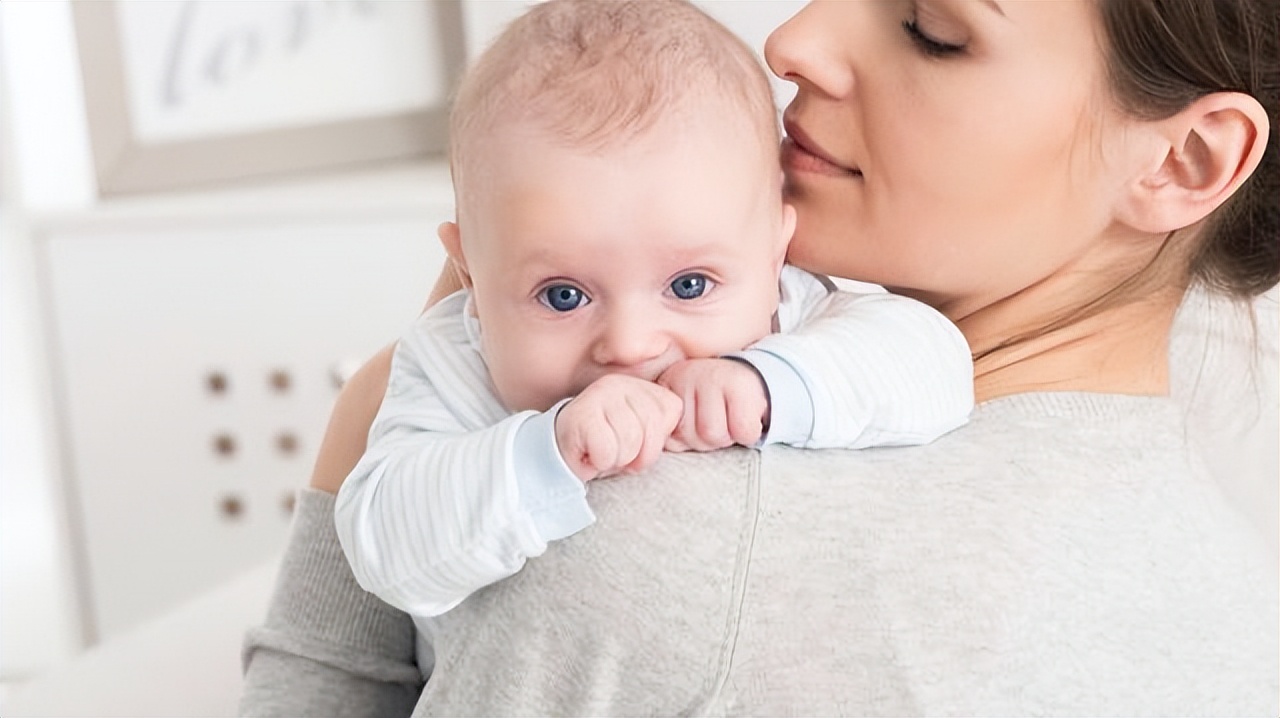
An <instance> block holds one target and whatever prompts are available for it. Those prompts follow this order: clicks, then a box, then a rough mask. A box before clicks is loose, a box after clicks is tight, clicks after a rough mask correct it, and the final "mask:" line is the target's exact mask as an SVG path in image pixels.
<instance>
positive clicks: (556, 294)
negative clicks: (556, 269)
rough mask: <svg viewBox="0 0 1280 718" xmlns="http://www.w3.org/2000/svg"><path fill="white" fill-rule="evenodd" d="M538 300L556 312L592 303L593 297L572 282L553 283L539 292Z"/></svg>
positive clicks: (571, 309)
mask: <svg viewBox="0 0 1280 718" xmlns="http://www.w3.org/2000/svg"><path fill="white" fill-rule="evenodd" d="M538 301H539V302H542V304H543V306H545V307H547V308H548V309H550V310H552V311H556V312H571V311H573V310H575V309H578V308H579V307H585V306H586V305H588V304H590V303H591V298H590V297H588V296H587V295H586V293H585V292H583V291H582V290H581V289H579V288H577V287H575V286H573V285H572V284H553V285H551V286H549V287H546V288H544V289H542V290H541V291H539V292H538Z"/></svg>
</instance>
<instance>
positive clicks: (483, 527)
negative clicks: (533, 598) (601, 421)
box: [334, 320, 594, 616]
mask: <svg viewBox="0 0 1280 718" xmlns="http://www.w3.org/2000/svg"><path fill="white" fill-rule="evenodd" d="M420 321H423V320H420ZM429 329H430V327H426V328H419V330H418V331H416V332H414V333H412V334H410V335H409V336H407V337H405V338H404V339H402V340H401V342H400V343H399V345H398V346H397V348H396V353H395V357H394V360H393V362H392V375H391V380H390V383H389V385H388V389H387V393H386V396H385V398H384V401H383V404H382V408H381V409H380V410H379V412H378V416H377V418H376V419H375V421H374V424H373V428H372V429H371V430H370V432H369V446H368V449H367V451H366V452H365V454H364V456H363V457H362V458H361V459H360V462H359V463H358V464H357V465H356V468H355V469H354V470H353V471H352V472H351V475H350V476H349V477H348V478H347V480H346V481H345V482H344V483H343V485H342V488H341V490H340V491H339V493H338V500H337V506H336V510H335V514H334V518H335V524H336V526H337V530H338V535H339V538H340V539H341V543H342V547H343V550H344V552H345V553H346V555H347V558H348V561H349V562H350V563H351V567H352V571H353V573H354V574H355V576H356V578H357V580H358V581H359V583H360V585H361V586H362V587H363V588H364V589H365V590H367V591H370V592H371V593H374V594H375V595H377V596H378V597H379V598H381V599H382V600H384V601H386V602H387V603H388V604H390V605H392V606H395V607H397V608H400V609H401V610H404V611H406V612H408V613H412V614H415V615H425V616H430V615H438V614H440V613H443V612H445V611H447V610H449V609H450V608H452V607H453V606H454V605H456V604H458V603H459V602H461V601H462V599H464V598H465V597H466V596H468V595H469V594H471V593H472V592H474V591H476V590H478V589H479V588H481V587H483V586H486V585H488V584H490V583H493V582H494V581H498V580H500V579H503V578H506V577H507V576H510V575H512V574H514V573H516V572H517V571H519V570H520V568H521V567H522V566H523V565H524V561H525V559H527V558H528V557H530V556H537V555H539V554H541V553H542V552H543V551H544V550H545V549H546V544H547V542H548V541H550V540H554V539H557V538H562V537H563V536H566V535H569V534H571V533H574V532H576V531H578V530H581V529H582V528H584V527H586V526H588V525H590V524H591V522H592V521H593V520H594V516H593V515H592V514H591V510H590V508H589V507H588V506H587V503H586V497H585V490H584V488H583V485H582V482H581V481H579V480H578V479H577V478H576V477H575V476H574V475H573V474H572V473H570V471H569V469H568V468H566V467H565V466H564V464H563V462H561V461H560V459H559V456H558V454H556V453H555V452H556V449H555V440H554V433H553V428H552V426H553V424H552V421H553V420H554V416H547V415H544V414H539V413H536V412H522V413H520V414H517V415H514V416H508V415H507V414H506V412H505V411H504V410H502V408H501V406H500V405H498V404H497V402H496V399H494V398H493V397H492V396H491V394H490V393H488V392H487V390H486V389H485V387H484V385H483V384H480V385H479V386H468V387H465V388H460V385H463V384H477V383H478V380H477V379H475V378H473V379H467V377H483V376H484V367H483V364H482V363H481V362H480V360H479V358H478V356H477V355H474V353H473V350H469V348H468V347H465V346H462V347H458V346H456V344H451V343H450V342H448V341H443V340H440V338H439V337H438V336H436V335H433V334H432V333H431V332H430V331H429ZM462 343H463V344H465V341H464V342H462ZM469 352H471V353H469ZM429 370H430V371H429ZM433 379H434V381H433ZM517 468H519V474H518V475H517V471H516V469H517Z"/></svg>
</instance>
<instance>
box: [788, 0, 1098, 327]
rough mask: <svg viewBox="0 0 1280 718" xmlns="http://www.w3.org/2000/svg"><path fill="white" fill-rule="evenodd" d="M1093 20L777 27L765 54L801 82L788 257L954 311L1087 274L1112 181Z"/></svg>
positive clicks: (953, 16)
mask: <svg viewBox="0 0 1280 718" xmlns="http://www.w3.org/2000/svg"><path fill="white" fill-rule="evenodd" d="M1094 15H1095V10H1094V9H1093V7H1092V5H1091V4H1090V3H1087V2H1016V1H1013V0H1003V1H1001V2H988V1H983V0H965V1H963V2H961V1H955V0H918V1H916V2H910V1H901V0H894V1H877V2H842V1H837V2H813V3H811V4H810V5H809V6H807V7H806V8H805V9H804V10H802V11H801V12H800V13H799V14H798V15H796V16H795V17H794V18H792V19H791V20H789V21H788V22H787V23H786V24H784V25H783V26H781V27H779V28H778V29H777V30H776V31H774V33H773V34H772V35H771V36H770V38H769V40H768V42H767V43H766V45H765V56H766V58H767V60H768V62H769V65H770V67H771V68H772V69H773V71H774V72H775V73H777V74H778V75H779V76H780V77H782V78H784V79H786V80H790V81H792V82H794V83H796V85H797V87H798V89H797V94H796V97H795V100H794V101H793V102H792V103H791V104H790V105H789V106H788V107H787V110H786V112H785V114H784V122H785V125H786V132H787V135H788V138H787V139H786V140H785V141H784V144H783V164H784V168H785V169H786V172H787V189H788V193H789V199H790V201H791V202H792V203H794V205H795V207H796V211H797V215H798V218H797V228H796V234H795V238H794V240H793V242H792V244H791V249H790V252H789V255H788V257H789V259H790V261H792V262H793V263H795V264H797V265H799V266H801V267H804V268H806V269H810V270H812V271H818V272H824V273H828V274H832V275H836V276H843V277H848V278H852V279H859V280H864V281H871V282H877V283H880V284H884V285H887V286H889V287H892V288H895V289H897V290H899V291H903V292H905V293H908V294H911V295H914V296H918V297H920V298H922V299H925V300H926V301H929V302H930V303H932V304H934V305H935V306H938V307H939V308H942V309H943V311H945V312H947V313H948V314H950V315H951V316H952V317H953V318H956V317H957V315H960V316H963V315H964V314H966V313H967V312H969V311H972V310H974V309H976V308H979V307H981V306H986V305H988V304H992V303H994V302H996V301H998V300H999V299H1001V298H1003V297H1008V296H1011V295H1013V294H1015V293H1017V292H1019V291H1021V290H1022V289H1025V288H1027V287H1030V286H1033V285H1035V284H1036V283H1038V282H1040V281H1042V280H1044V279H1045V278H1047V277H1049V276H1051V275H1054V274H1060V273H1062V272H1069V271H1071V268H1072V267H1073V266H1078V265H1079V264H1080V263H1081V257H1082V256H1084V255H1085V254H1087V253H1088V252H1090V251H1091V248H1092V245H1093V244H1096V242H1098V241H1099V237H1100V235H1102V234H1103V232H1104V231H1105V230H1106V229H1107V227H1108V226H1109V224H1110V207H1109V206H1108V198H1109V197H1114V196H1115V192H1116V190H1117V189H1118V187H1119V185H1118V184H1117V182H1118V181H1119V179H1120V178H1119V177H1118V173H1117V171H1116V170H1115V169H1114V165H1115V164H1116V163H1115V161H1113V160H1114V158H1113V157H1112V155H1113V153H1112V152H1111V149H1112V147H1113V145H1114V142H1113V139H1114V138H1116V137H1119V136H1120V134H1121V133H1122V129H1121V125H1122V123H1121V122H1120V121H1119V120H1118V119H1117V118H1118V115H1116V113H1114V112H1113V110H1112V105H1111V101H1110V100H1109V99H1107V97H1108V96H1107V93H1106V91H1105V81H1104V74H1103V70H1102V55H1101V51H1100V49H1099V46H1098V41H1097V37H1098V29H1097V28H1096V27H1095V25H1096V22H1097V21H1096V19H1095V17H1094ZM1104 113H1105V114H1106V115H1107V117H1105V118H1104V116H1103V115H1104ZM1109 165H1110V166H1112V167H1111V168H1110V169H1109Z"/></svg>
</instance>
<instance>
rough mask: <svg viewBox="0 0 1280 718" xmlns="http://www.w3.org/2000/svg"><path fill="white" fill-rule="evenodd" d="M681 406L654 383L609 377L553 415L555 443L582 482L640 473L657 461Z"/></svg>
mask: <svg viewBox="0 0 1280 718" xmlns="http://www.w3.org/2000/svg"><path fill="white" fill-rule="evenodd" d="M682 409H683V404H682V402H681V401H680V398H679V397H678V396H676V395H675V394H672V393H671V392H670V391H668V390H667V389H666V388H664V387H661V386H658V385H657V384H655V383H653V382H651V381H646V380H644V379H638V378H636V377H633V376H626V375H625V374H608V375H605V376H602V377H600V378H599V379H596V380H595V381H594V382H592V383H591V384H590V385H588V386H587V388H586V389H583V390H582V393H581V394H578V395H577V396H576V397H574V398H573V400H572V401H570V402H569V403H568V404H565V405H564V406H563V407H561V409H560V413H559V414H557V415H556V445H557V446H559V447H560V456H561V457H563V458H564V462H565V464H567V465H568V466H569V469H570V470H572V471H573V473H574V474H575V475H576V476H577V477H578V478H579V479H582V480H583V481H590V480H592V479H596V478H600V477H602V476H611V475H613V474H617V473H621V472H623V471H639V470H641V469H644V468H647V467H649V466H650V465H652V464H653V463H654V462H655V461H657V460H658V457H659V456H660V455H661V454H662V447H663V445H664V444H665V443H666V441H667V438H668V437H670V436H671V431H672V430H673V429H675V426H676V423H677V422H679V421H680V412H681V411H682Z"/></svg>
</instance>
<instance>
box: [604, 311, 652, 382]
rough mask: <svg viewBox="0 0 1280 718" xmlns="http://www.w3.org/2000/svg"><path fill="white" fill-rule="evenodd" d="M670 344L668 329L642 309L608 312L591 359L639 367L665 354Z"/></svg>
mask: <svg viewBox="0 0 1280 718" xmlns="http://www.w3.org/2000/svg"><path fill="white" fill-rule="evenodd" d="M669 344H670V342H669V340H668V338H667V332H665V331H663V329H662V328H661V327H660V326H658V324H657V322H655V321H653V320H652V318H651V317H647V316H644V314H643V313H642V312H636V311H630V312H627V311H619V312H614V313H612V314H611V315H610V317H609V321H608V324H607V326H605V328H604V330H603V331H602V332H601V333H600V337H599V340H598V341H597V342H596V345H595V351H594V359H595V360H596V362H597V363H599V364H601V365H603V366H607V367H611V368H615V369H618V370H623V371H625V370H626V369H629V368H637V369H638V368H641V367H643V366H644V365H645V364H647V363H649V362H652V361H653V360H655V359H657V358H659V357H661V356H662V355H663V354H665V353H666V351H667V347H668V345H669ZM648 378H651V377H648Z"/></svg>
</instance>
